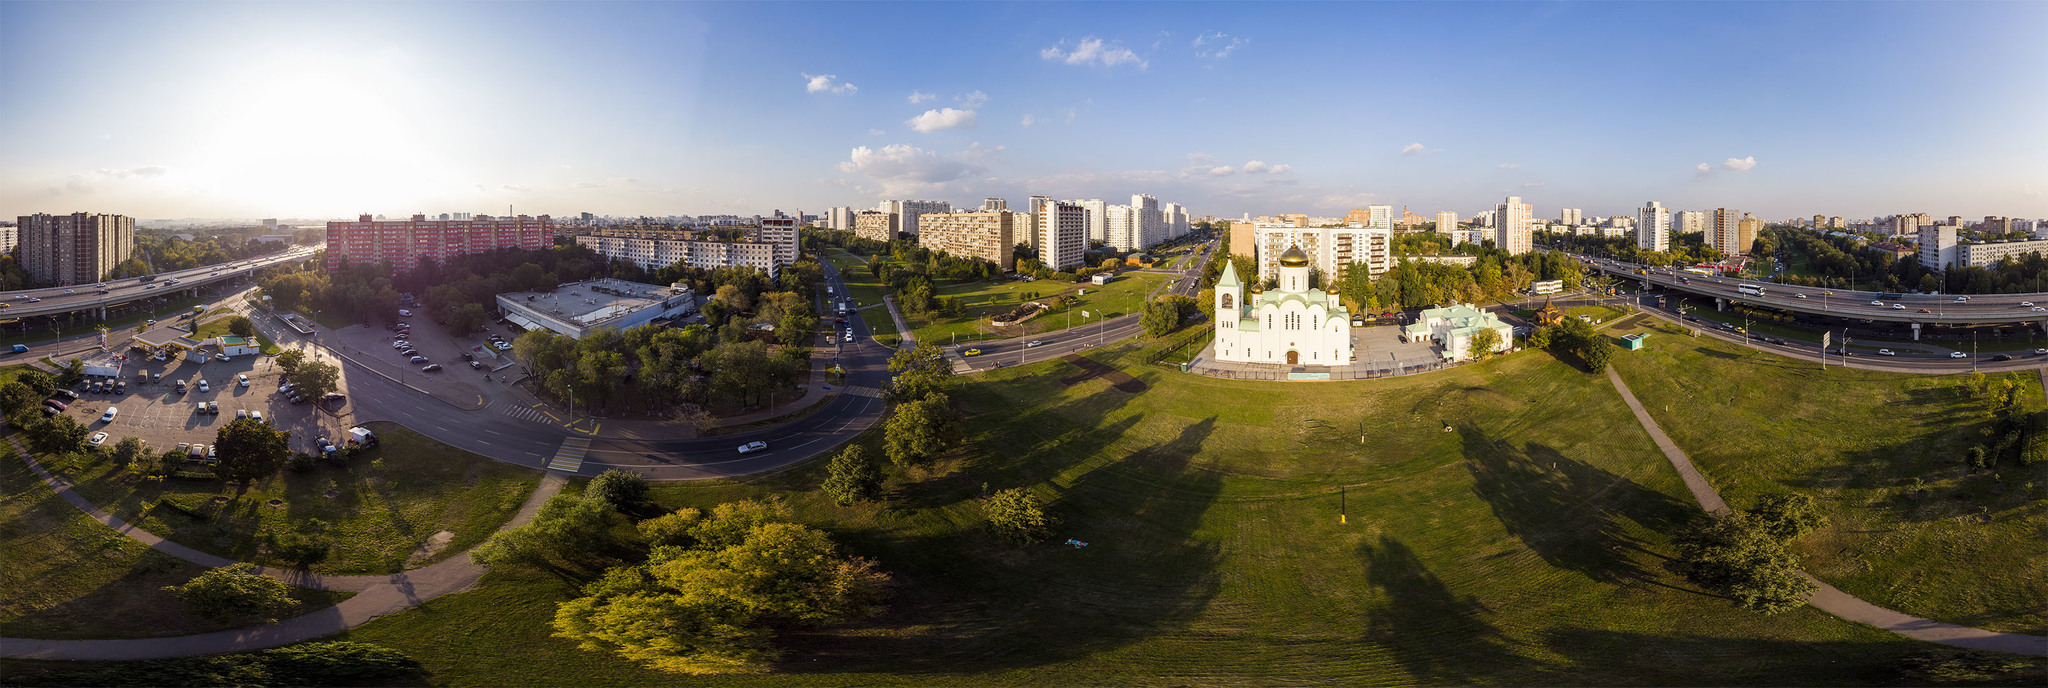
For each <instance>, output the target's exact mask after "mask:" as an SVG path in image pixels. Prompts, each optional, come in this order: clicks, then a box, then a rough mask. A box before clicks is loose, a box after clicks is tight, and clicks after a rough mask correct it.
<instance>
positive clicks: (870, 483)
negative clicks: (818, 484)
mask: <svg viewBox="0 0 2048 688" xmlns="http://www.w3.org/2000/svg"><path fill="white" fill-rule="evenodd" d="M828 470H829V472H830V475H828V476H826V478H825V484H824V490H825V494H827V495H830V496H831V497H832V501H833V502H834V503H836V504H838V505H840V506H851V505H852V504H854V503H855V502H866V501H872V500H874V499H876V498H877V497H879V496H880V495H881V492H882V469H881V467H880V466H876V465H875V460H874V459H873V458H872V457H869V456H868V452H867V450H866V449H862V448H861V447H860V445H852V446H848V447H847V448H846V449H843V450H841V451H840V452H839V453H838V454H837V455H835V456H833V457H832V463H831V465H830V466H829V467H828Z"/></svg>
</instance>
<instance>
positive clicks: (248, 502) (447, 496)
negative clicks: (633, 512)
mask: <svg viewBox="0 0 2048 688" xmlns="http://www.w3.org/2000/svg"><path fill="white" fill-rule="evenodd" d="M371 427H372V428H373V429H375V430H376V432H377V436H378V438H379V439H380V440H382V442H383V444H382V446H380V447H378V448H376V449H372V450H370V451H366V452H364V453H363V454H362V455H360V456H358V457H356V458H355V459H354V460H353V461H352V462H351V463H350V465H348V466H347V467H340V468H337V467H329V466H322V467H320V468H318V469H316V470H314V471H311V472H307V473H296V472H291V471H285V472H282V473H279V474H278V475H276V476H272V477H270V478H266V479H263V480H259V481H256V482H255V483H254V484H252V485H251V486H250V487H249V489H248V491H247V492H243V491H242V490H241V489H239V487H238V486H236V485H234V484H228V483H221V482H218V481H211V480H164V481H156V480H140V479H135V478H133V477H132V474H129V473H127V472H126V471H122V470H119V469H116V468H115V467H114V466H112V465H110V463H108V462H97V463H90V464H87V465H83V466H61V467H60V466H53V467H52V470H57V471H59V472H62V473H64V474H66V475H67V476H68V477H69V478H70V479H71V480H72V481H73V483H74V484H75V485H76V488H75V489H77V490H78V492H79V493H80V494H82V495H84V496H85V497H86V499H88V500H90V501H92V502H93V503H94V504H97V505H99V506H100V507H101V508H103V509H106V510H108V511H110V512H112V513H113V514H114V515H116V516H118V517H120V518H122V519H124V520H127V521H128V522H130V523H134V524H136V525H138V526H140V527H142V528H143V529H144V530H147V531H149V532H151V533H155V534H157V535H159V536H161V537H164V538H168V539H171V540H175V541H177V542H179V543H182V544H185V545H187V546H190V547H192V548H194V549H199V550H203V551H206V552H211V553H214V554H218V555H221V556H224V557H228V558H231V559H236V560H239V561H250V562H255V563H259V564H276V563H277V562H273V561H271V560H270V559H269V556H268V553H267V552H265V551H264V550H263V548H262V544H261V543H262V537H261V536H262V534H263V533H264V532H265V531H266V529H271V528H278V529H286V528H297V527H299V526H300V524H303V523H305V522H306V521H307V520H308V519H316V518H317V519H320V520H321V521H324V522H326V523H327V524H328V528H327V531H326V532H327V534H328V536H329V537H330V538H332V539H333V540H334V550H333V552H332V554H331V555H330V556H329V557H328V559H327V561H326V562H324V563H321V564H318V565H315V566H314V567H313V570H314V571H316V572H320V573H330V574H365V573H393V572H396V571H400V570H403V569H406V568H414V567H418V566H422V565H425V564H428V563H432V562H434V561H438V560H440V559H445V558H447V557H448V556H450V555H453V554H455V553H457V552H461V551H463V550H466V549H468V548H469V547H471V546H472V545H475V544H476V543H478V542H481V541H483V539H484V538H485V537H488V536H489V535H490V533H491V531H494V530H497V528H498V527H499V526H500V525H503V524H504V522H505V521H506V520H507V519H510V518H511V517H512V514H513V513H514V512H516V511H518V509H519V505H520V504H521V503H523V502H525V501H526V497H527V495H528V494H531V493H532V492H533V488H534V486H535V485H537V484H538V483H539V478H540V476H539V473H537V472H535V471H533V470H531V469H526V468H520V467H517V466H512V465H509V464H504V463H499V462H496V461H492V460H490V459H487V458H484V457H481V456H477V455H475V454H471V453H468V452H464V451H461V450H458V449H455V448H453V447H450V446H448V445H445V444H441V443H440V442H436V441H434V440H431V439H428V438H426V437H425V436H423V435H420V434H418V433H414V432H412V431H410V430H406V429H404V428H401V427H398V426H396V425H390V424H372V426H371ZM330 495H331V496H330ZM273 499H275V500H281V501H280V503H279V504H275V505H273V504H271V503H270V501H271V500H273ZM159 500H166V501H169V502H171V503H174V504H178V505H180V506H183V507H185V508H188V509H191V510H194V511H197V512H200V513H201V514H204V515H206V516H207V518H206V519H204V520H201V519H197V518H193V517H191V516H187V515H185V514H183V513H180V512H179V511H177V510H176V509H172V508H169V507H168V506H164V505H160V504H159V503H158V501H159ZM444 530H445V531H449V532H451V533H453V535H454V536H453V539H452V540H451V541H449V542H448V543H447V545H446V546H445V547H443V548H442V549H440V550H439V551H438V553H436V554H434V555H431V556H420V557H415V556H414V552H415V550H416V549H417V548H419V547H420V546H421V545H422V544H423V543H426V542H427V541H428V539H429V538H430V537H432V536H433V535H434V534H435V533H438V532H441V531H444ZM409 559H410V560H411V561H408V560H409Z"/></svg>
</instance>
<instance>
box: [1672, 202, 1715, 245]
mask: <svg viewBox="0 0 2048 688" xmlns="http://www.w3.org/2000/svg"><path fill="white" fill-rule="evenodd" d="M1708 214H1709V213H1707V212H1706V211H1704V210H1680V211H1678V212H1675V213H1672V214H1671V233H1673V234H1702V235H1703V236H1704V237H1705V238H1704V239H1703V241H1705V242H1706V244H1707V245H1708V246H1712V245H1714V237H1713V235H1711V234H1705V232H1706V231H1707V215H1708Z"/></svg>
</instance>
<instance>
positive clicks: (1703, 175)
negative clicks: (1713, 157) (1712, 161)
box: [1692, 163, 1714, 181]
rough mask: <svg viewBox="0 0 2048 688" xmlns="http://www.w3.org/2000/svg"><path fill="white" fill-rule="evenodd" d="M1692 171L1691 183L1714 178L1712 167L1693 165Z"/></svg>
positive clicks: (1704, 164)
mask: <svg viewBox="0 0 2048 688" xmlns="http://www.w3.org/2000/svg"><path fill="white" fill-rule="evenodd" d="M1692 170H1693V175H1692V179H1693V181H1705V180H1706V179H1707V178H1709V177H1712V176H1714V167H1713V166H1712V165H1708V164H1706V163H1700V164H1698V165H1694V166H1693V168H1692Z"/></svg>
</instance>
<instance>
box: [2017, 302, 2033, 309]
mask: <svg viewBox="0 0 2048 688" xmlns="http://www.w3.org/2000/svg"><path fill="white" fill-rule="evenodd" d="M2020 307H2021V308H2033V307H2034V302H2032V301H2021V302H2020Z"/></svg>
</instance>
